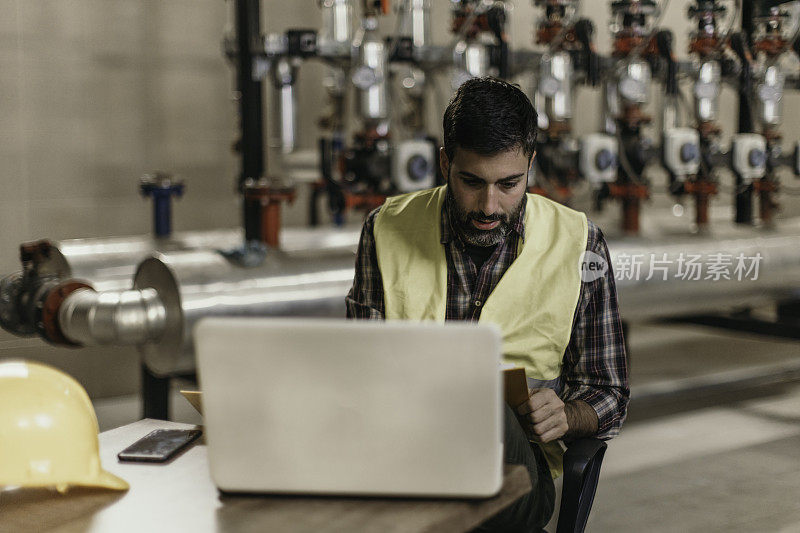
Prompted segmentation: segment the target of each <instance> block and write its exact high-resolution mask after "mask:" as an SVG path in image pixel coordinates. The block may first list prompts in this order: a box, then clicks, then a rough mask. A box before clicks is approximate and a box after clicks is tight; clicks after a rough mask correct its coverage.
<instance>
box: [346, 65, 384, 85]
mask: <svg viewBox="0 0 800 533" xmlns="http://www.w3.org/2000/svg"><path fill="white" fill-rule="evenodd" d="M352 79H353V85H355V86H356V87H358V88H359V89H361V90H366V89H369V88H370V87H372V86H373V85H375V84H376V83H378V75H377V74H376V72H375V69H374V68H372V67H368V66H366V65H361V66H360V67H358V68H357V69H356V70H355V71H354V72H353V77H352Z"/></svg>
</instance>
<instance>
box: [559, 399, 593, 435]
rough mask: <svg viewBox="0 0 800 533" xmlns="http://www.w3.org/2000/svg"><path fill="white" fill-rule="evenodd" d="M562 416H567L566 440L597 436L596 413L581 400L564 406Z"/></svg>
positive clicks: (569, 402) (572, 401)
mask: <svg viewBox="0 0 800 533" xmlns="http://www.w3.org/2000/svg"><path fill="white" fill-rule="evenodd" d="M564 414H566V415H567V426H569V429H567V433H566V434H565V435H564V438H566V439H576V438H579V437H591V436H592V435H596V434H597V425H598V421H597V413H596V412H595V410H594V409H593V408H592V406H591V405H589V404H588V403H586V402H584V401H583V400H571V401H568V402H566V403H565V404H564Z"/></svg>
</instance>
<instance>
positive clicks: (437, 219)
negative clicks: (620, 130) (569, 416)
mask: <svg viewBox="0 0 800 533" xmlns="http://www.w3.org/2000/svg"><path fill="white" fill-rule="evenodd" d="M445 192H446V186H444V187H438V188H435V189H428V190H424V191H419V192H415V193H410V194H404V195H401V196H395V197H392V198H389V199H388V200H387V201H386V203H385V204H384V205H383V207H382V208H381V210H380V212H379V213H378V216H377V217H376V219H375V227H374V236H375V249H376V252H377V255H378V267H379V269H380V272H381V279H382V282H383V291H384V305H385V316H386V319H387V320H393V319H404V320H433V321H437V322H444V320H445V308H446V305H447V259H446V257H445V249H444V246H443V245H442V243H441V227H440V224H441V211H442V204H443V202H444V198H445ZM587 238H588V224H587V221H586V215H584V214H583V213H581V212H578V211H575V210H573V209H570V208H568V207H565V206H563V205H560V204H558V203H556V202H553V201H551V200H548V199H546V198H544V197H542V196H538V195H532V194H528V195H527V205H526V208H525V238H524V239H520V240H519V247H518V249H517V258H516V259H515V260H514V262H513V263H512V264H511V266H509V268H508V270H506V272H505V274H504V275H503V277H502V278H501V279H500V281H499V282H498V284H497V286H496V287H495V288H494V290H493V291H492V293H491V294H490V295H489V298H488V299H487V300H486V302H485V303H484V304H483V310H482V311H481V316H480V319H479V322H487V323H494V324H496V325H497V326H499V327H500V330H501V331H502V333H503V358H504V360H505V361H506V362H511V363H515V364H517V365H519V366H522V367H524V368H525V373H526V375H527V377H529V378H533V379H535V380H538V381H550V380H553V379H556V378H558V377H559V376H560V375H561V364H562V360H563V357H564V351H565V350H566V348H567V344H568V343H569V339H570V334H571V331H572V319H573V316H574V313H575V309H576V306H577V305H578V298H579V295H580V287H581V276H580V274H581V271H580V261H581V259H582V256H583V252H584V251H585V250H586V240H587ZM542 450H543V451H544V454H545V457H546V458H547V462H548V464H549V465H550V470H551V473H552V474H553V477H557V476H559V475H561V470H562V461H561V456H562V454H563V452H562V449H561V446H560V445H559V444H558V443H555V442H554V443H549V444H547V445H542Z"/></svg>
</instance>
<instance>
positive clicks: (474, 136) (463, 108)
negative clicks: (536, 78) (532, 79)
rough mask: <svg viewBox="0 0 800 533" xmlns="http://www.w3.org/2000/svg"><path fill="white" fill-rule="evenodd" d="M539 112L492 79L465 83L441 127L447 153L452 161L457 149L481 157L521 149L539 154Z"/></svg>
mask: <svg viewBox="0 0 800 533" xmlns="http://www.w3.org/2000/svg"><path fill="white" fill-rule="evenodd" d="M537 122H538V120H537V116H536V110H535V109H534V108H533V106H532V105H531V101H530V100H528V97H527V96H525V93H523V92H522V90H520V88H519V86H518V85H512V84H510V83H508V82H505V81H503V80H499V79H497V78H492V77H490V76H487V77H483V78H473V79H471V80H468V81H466V82H464V84H463V85H461V87H459V88H458V90H457V91H456V94H455V95H454V96H453V98H452V99H451V100H450V103H449V104H448V105H447V109H446V110H445V112H444V119H443V120H442V126H443V130H444V151H445V153H446V154H447V158H448V159H449V160H450V161H452V160H453V155H454V154H455V151H456V147H459V148H462V149H464V150H469V151H471V152H477V153H479V154H482V155H493V154H496V153H499V152H504V151H507V150H511V149H514V148H516V149H522V150H523V152H524V153H525V155H527V156H528V159H530V158H531V156H533V153H534V152H535V151H536V126H537Z"/></svg>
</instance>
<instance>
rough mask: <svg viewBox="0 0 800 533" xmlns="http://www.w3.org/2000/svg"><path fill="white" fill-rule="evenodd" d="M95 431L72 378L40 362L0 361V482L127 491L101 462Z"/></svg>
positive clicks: (94, 420)
mask: <svg viewBox="0 0 800 533" xmlns="http://www.w3.org/2000/svg"><path fill="white" fill-rule="evenodd" d="M97 433H98V426H97V416H95V413H94V408H93V407H92V403H91V402H90V401H89V396H88V395H87V394H86V391H85V390H84V389H83V387H81V385H80V384H79V383H78V382H77V381H75V380H74V379H72V378H71V377H70V376H68V375H67V374H65V373H63V372H61V371H59V370H56V369H55V368H52V367H50V366H47V365H43V364H40V363H33V362H27V361H6V362H0V486H3V485H6V486H8V485H12V486H22V487H55V488H56V489H57V490H58V491H59V492H64V491H66V490H67V488H69V487H70V486H81V487H101V488H107V489H114V490H127V489H128V483H126V482H125V481H124V480H122V479H120V478H118V477H117V476H115V475H113V474H110V473H108V472H106V471H105V470H103V468H102V466H101V465H100V455H99V446H98V442H97Z"/></svg>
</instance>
